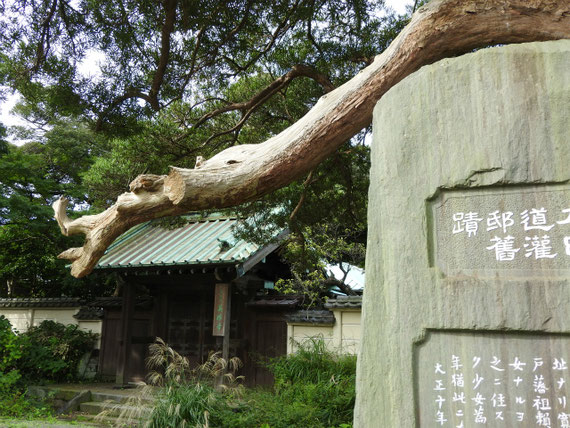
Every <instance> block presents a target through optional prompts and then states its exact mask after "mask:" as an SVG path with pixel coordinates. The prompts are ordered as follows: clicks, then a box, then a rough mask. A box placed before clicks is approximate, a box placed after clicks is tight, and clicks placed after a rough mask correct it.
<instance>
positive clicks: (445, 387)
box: [416, 332, 570, 428]
mask: <svg viewBox="0 0 570 428" xmlns="http://www.w3.org/2000/svg"><path fill="white" fill-rule="evenodd" d="M569 358H570V336H568V335H552V334H550V335H536V334H529V335H527V334H502V333H485V334H484V335H483V334H476V333H459V332H432V333H429V335H428V338H427V341H426V342H424V343H423V344H422V345H419V346H418V347H417V349H416V359H417V370H418V371H417V373H416V379H417V383H418V384H417V385H416V387H417V388H418V391H419V416H420V417H419V419H420V427H440V426H441V427H453V428H467V427H477V426H493V427H503V426H504V427H518V426H520V427H529V426H538V427H560V428H570V402H569V400H570V396H569V395H568V393H569V392H570V390H569V389H568V384H567V383H568V382H569V381H570V369H569V363H568V362H569Z"/></svg>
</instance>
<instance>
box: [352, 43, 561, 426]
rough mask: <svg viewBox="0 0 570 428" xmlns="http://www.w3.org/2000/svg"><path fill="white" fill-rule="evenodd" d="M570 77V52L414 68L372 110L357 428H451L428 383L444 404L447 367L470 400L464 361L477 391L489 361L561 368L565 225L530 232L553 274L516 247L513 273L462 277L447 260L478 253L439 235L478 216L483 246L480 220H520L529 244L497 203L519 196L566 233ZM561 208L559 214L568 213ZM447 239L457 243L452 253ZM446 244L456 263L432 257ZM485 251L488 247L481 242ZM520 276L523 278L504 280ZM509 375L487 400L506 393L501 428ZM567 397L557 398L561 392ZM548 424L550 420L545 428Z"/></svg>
mask: <svg viewBox="0 0 570 428" xmlns="http://www.w3.org/2000/svg"><path fill="white" fill-rule="evenodd" d="M568 70H570V41H569V40H566V41H556V42H542V43H529V44H522V45H509V46H504V47H496V48H490V49H485V50H481V51H478V52H475V53H472V54H468V55H465V56H462V57H458V58H453V59H449V60H443V61H440V62H438V63H435V64H433V65H430V66H427V67H424V68H422V69H420V70H419V71H418V72H416V73H415V74H413V75H411V76H409V77H408V78H406V79H404V80H403V81H402V82H400V83H399V84H398V85H396V86H395V87H394V88H392V89H391V90H390V91H389V92H388V93H387V94H386V95H385V96H384V97H383V98H382V99H381V100H380V102H379V103H378V105H377V107H376V110H375V116H374V122H373V128H374V140H373V141H374V142H373V147H372V170H371V186H370V199H369V229H368V233H369V236H368V253H367V261H366V289H365V294H364V303H363V324H364V334H363V340H362V348H361V353H360V355H359V364H358V370H357V403H356V410H355V426H356V427H361V428H370V427H414V426H415V427H417V426H421V427H434V426H456V425H455V424H453V425H452V418H450V417H447V419H448V422H446V423H445V424H444V425H440V424H439V423H436V421H435V417H436V415H435V412H436V410H437V405H436V402H435V399H436V397H437V391H436V390H435V389H436V387H437V383H436V381H437V380H439V379H436V378H435V377H434V376H435V375H438V374H439V373H438V372H437V370H436V369H435V366H436V364H438V363H441V364H443V365H444V366H442V368H441V370H442V371H443V370H445V371H446V375H445V376H446V377H442V380H443V381H444V382H446V386H447V388H448V390H447V391H446V392H445V393H442V394H441V395H442V396H443V397H444V398H447V399H448V400H449V394H450V393H451V389H450V388H451V384H450V380H449V376H450V374H451V373H452V368H451V366H450V364H451V361H450V359H451V357H452V355H456V356H461V358H463V360H462V361H463V364H464V366H465V368H466V370H467V369H468V370H467V371H466V372H465V376H466V378H468V379H466V383H467V382H468V383H469V393H470V394H473V393H474V390H473V384H472V378H473V377H474V376H475V374H476V373H475V371H474V369H473V367H472V365H473V364H474V362H473V358H475V357H480V358H482V361H481V364H482V365H481V368H482V369H483V367H484V370H485V371H484V372H483V371H481V375H482V376H483V373H486V374H487V375H486V377H487V381H488V382H489V381H490V377H491V375H492V374H493V373H494V371H493V370H494V369H492V368H491V360H492V358H493V357H495V356H496V357H497V358H498V359H502V362H501V363H500V364H502V365H503V366H502V367H505V368H508V363H513V361H515V360H514V358H515V357H518V358H520V359H521V360H522V359H525V360H527V361H526V363H527V364H529V367H530V365H531V364H532V361H529V359H531V358H532V359H534V358H545V359H548V358H550V359H552V358H555V357H556V358H558V357H561V356H564V357H565V358H566V361H568V357H570V339H569V338H570V336H569V334H570V316H568V314H569V313H570V277H569V275H568V274H567V271H568V269H569V268H570V255H567V254H566V248H565V247H564V246H563V244H560V242H559V241H560V239H562V240H563V239H564V237H565V236H570V225H569V224H558V223H557V224H556V230H555V229H552V230H551V231H548V232H546V231H542V230H538V231H537V234H539V235H540V237H542V236H544V235H543V234H548V235H551V236H550V239H552V241H553V242H554V240H558V241H557V243H556V245H557V247H556V249H555V251H554V252H556V253H557V254H558V255H557V257H558V258H557V259H556V263H555V264H554V265H547V264H544V265H543V264H541V263H540V261H539V260H537V259H534V260H532V257H533V255H532V254H531V256H530V257H526V258H525V255H524V254H523V253H524V252H525V251H526V249H527V247H523V243H522V242H517V244H520V245H517V247H520V248H521V249H520V251H519V252H518V253H517V254H516V256H518V258H519V259H520V260H521V262H520V263H522V264H521V265H516V266H514V267H512V269H511V268H508V266H506V265H505V264H504V263H495V260H494V259H492V261H493V263H491V264H492V266H487V265H486V261H485V260H478V261H474V264H473V265H471V266H470V267H469V266H468V268H466V267H465V266H466V263H467V262H468V261H469V255H468V254H467V255H466V254H463V255H459V256H456V255H455V253H456V252H462V251H463V252H464V251H466V249H465V248H466V247H467V246H469V245H472V244H473V245H475V244H474V242H475V241H471V240H465V237H463V238H460V237H459V235H460V234H456V235H454V234H453V233H450V232H449V230H451V228H452V227H453V218H450V216H451V217H452V216H453V214H455V213H457V212H461V211H464V212H468V210H475V209H477V211H478V212H480V214H482V215H481V217H482V218H483V220H482V221H481V223H480V228H481V229H480V230H481V233H483V231H484V232H485V233H488V232H487V230H486V226H487V224H486V221H487V217H488V215H489V213H490V212H492V211H494V210H499V211H500V212H505V211H509V210H510V211H512V212H513V213H514V214H513V215H514V217H513V218H515V219H516V220H517V224H516V225H514V226H513V228H514V227H517V228H519V231H518V232H516V233H517V234H513V235H512V236H513V237H515V238H516V239H518V240H522V239H523V238H526V237H527V236H528V237H530V238H532V237H533V236H534V234H533V233H532V232H533V231H530V232H529V233H528V234H524V233H523V232H521V231H520V227H523V226H524V225H522V224H521V222H520V217H519V216H520V212H518V211H519V210H520V209H522V208H523V206H522V205H520V204H519V205H517V206H514V204H515V201H517V200H518V198H517V197H515V198H512V197H511V196H508V195H510V194H511V193H512V192H513V191H514V190H516V191H519V190H520V192H521V195H523V196H521V198H522V199H525V198H526V200H528V201H530V202H529V205H530V204H531V202H532V203H533V204H534V203H541V202H543V203H544V208H545V209H547V210H550V211H548V213H549V214H552V215H553V214H554V213H555V212H556V213H557V217H552V218H551V219H549V220H552V221H563V217H564V216H563V214H564V213H561V212H559V211H560V210H561V209H564V208H562V206H564V198H565V196H564V195H567V194H568V193H567V192H568V189H569V188H570V187H569V186H570V185H569V180H570V144H569V141H568V136H569V135H570V119H569V118H570V73H569V72H568ZM537 189H538V190H539V191H542V190H546V191H550V190H553V191H554V192H566V193H556V194H555V195H554V196H553V197H552V198H550V199H549V198H545V199H540V198H542V196H540V197H539V196H536V197H535V196H533V194H534V192H535V191H537ZM453 192H459V193H453ZM470 192H473V193H470ZM478 192H479V193H478ZM481 192H483V193H485V192H487V193H485V195H487V194H488V195H492V196H489V197H487V198H486V199H485V201H483V202H481V204H479V205H474V206H471V205H469V204H470V203H471V202H472V198H471V195H473V196H475V195H476V194H480V193H481ZM510 192H511V193H510ZM450 195H461V197H462V198H463V200H462V201H460V202H459V204H458V205H456V206H453V207H452V209H450V210H448V211H449V212H447V213H445V212H442V211H441V210H440V211H439V212H438V211H437V209H438V206H440V207H441V205H438V203H440V202H441V201H442V199H441V198H445V197H449V196H450ZM493 195H494V196H493ZM505 195H506V196H505ZM511 206H512V210H511V209H510V208H511ZM525 206H526V205H525ZM463 207H464V208H465V210H463ZM542 207H543V205H541V206H536V207H534V208H537V209H539V208H542ZM528 208H531V207H530V206H529V207H528ZM565 208H570V202H569V201H567V202H566V206H565ZM438 216H439V217H438ZM438 218H439V220H438ZM438 221H439V225H438ZM442 221H446V222H448V223H447V225H445V224H444V225H442V224H441V222H442ZM483 227H485V229H483ZM564 228H566V229H564ZM513 230H514V229H513ZM503 232H504V231H503V230H500V234H499V233H498V236H500V237H501V238H504V237H506V236H507V235H508V232H510V229H509V230H507V231H506V232H507V233H503ZM438 234H439V235H441V234H443V236H445V239H443V238H442V237H441V236H440V237H439V238H438ZM445 234H447V235H445ZM493 236H494V235H493ZM493 236H486V235H485V236H484V238H485V239H486V240H489V239H491V238H493ZM455 238H458V239H463V241H462V242H463V244H458V243H457V242H455V241H453V239H455ZM473 238H474V236H473ZM438 239H439V241H438ZM438 242H439V243H438ZM446 242H450V245H451V242H454V243H453V245H455V247H454V249H453V251H447V252H445V251H444V252H440V253H438V252H437V246H438V245H439V246H440V247H441V246H442V245H445V244H446ZM526 243H530V241H527V242H526ZM477 245H479V247H478V249H474V250H473V251H475V252H479V253H485V252H490V251H492V250H487V249H486V247H484V246H483V245H485V244H484V242H483V241H482V242H480V243H479V244H477ZM487 246H492V245H491V242H490V241H489V243H488V244H487ZM513 248H514V247H513ZM470 251H471V250H470ZM491 254H492V253H491ZM442 258H447V260H442ZM522 259H524V261H522ZM545 261H546V262H548V260H545ZM504 262H505V263H508V262H509V261H508V260H505V261H504ZM448 268H449V269H448ZM487 268H488V269H487ZM481 270H482V271H486V272H484V274H481ZM524 270H530V271H531V273H532V274H530V275H526V274H525V275H522V276H521V275H516V274H513V272H520V271H524ZM489 272H492V274H491V275H489ZM458 332H459V333H460V334H459V333H458ZM539 336H540V337H539ZM543 339H545V340H543ZM520 340H522V342H520ZM477 354H480V355H477ZM551 364H552V361H551V360H549V361H548V362H546V363H545V365H544V366H543V367H539V368H537V373H539V372H540V370H543V372H541V373H543V374H544V376H545V379H547V381H548V382H550V384H549V385H548V387H549V388H555V384H554V382H555V380H556V379H557V378H556V377H555V375H556V376H557V375H558V373H554V372H552V370H551V367H550V365H551ZM510 370H511V372H508V373H507V374H505V375H504V376H499V377H498V379H499V380H500V381H501V382H503V383H504V384H505V386H504V387H503V386H501V387H500V386H497V387H496V389H493V388H491V387H489V385H488V384H487V386H486V388H487V389H486V390H485V391H486V392H485V393H486V394H490V393H491V392H494V393H495V392H501V391H504V393H505V395H506V396H508V397H507V404H509V406H510V407H509V408H508V412H505V415H504V416H507V417H508V418H510V421H511V422H510V423H511V424H512V423H513V422H512V421H513V418H514V413H515V410H517V409H516V408H514V405H513V404H512V403H513V402H514V394H515V392H513V391H514V390H513V387H512V385H511V384H509V385H506V384H507V383H508V382H509V381H512V380H513V378H512V376H513V372H512V370H513V366H511V368H510ZM529 370H530V368H529ZM565 373H566V374H565V376H566V378H567V379H566V380H567V381H568V384H570V379H568V376H569V375H568V371H566V372H565ZM526 374H527V378H526V380H525V382H526V383H525V385H524V386H523V387H524V388H525V391H524V393H525V394H526V396H527V398H528V397H532V396H533V394H534V395H540V392H536V391H533V390H532V372H527V373H526ZM497 382H498V381H497ZM529 382H531V383H529ZM493 386H494V385H493ZM500 388H504V389H500ZM565 388H567V389H566V390H564V391H563V392H565V391H569V392H570V389H568V386H565ZM501 393H502V392H501ZM446 394H447V395H446ZM567 395H568V396H569V397H568V398H569V399H570V393H568V394H567ZM544 397H546V395H544ZM548 397H549V398H550V399H551V400H552V399H554V396H548ZM448 404H449V403H448V402H446V403H445V404H444V406H447V405H448ZM557 405H558V404H557ZM426 406H427V407H426ZM442 408H443V407H442ZM445 409H446V411H447V410H448V409H449V408H447V407H445ZM529 409H531V406H529ZM484 410H485V412H486V415H487V417H488V418H489V422H492V421H493V420H494V418H495V412H494V411H495V410H496V409H494V408H493V406H492V405H491V396H489V397H487V402H486V404H485V406H484ZM531 410H532V409H531ZM467 411H469V412H472V411H473V409H472V407H469V408H466V414H465V425H464V426H465V427H469V426H475V425H473V424H474V422H473V415H472V414H469V415H467ZM558 411H560V408H556V409H553V410H551V416H552V419H553V420H554V421H555V422H556V423H558V421H557V420H556V414H555V413H556V412H558ZM507 413H508V414H507ZM534 413H536V412H535V411H534ZM534 413H532V414H527V418H529V419H527V421H529V422H528V423H529V425H524V426H535V425H534V422H535V421H534V418H535V416H536V415H535V414H534ZM447 416H449V413H448V414H447ZM455 420H457V419H454V420H453V421H455ZM458 423H459V422H458ZM476 426H482V425H476ZM486 426H495V425H493V424H492V423H491V424H490V425H486ZM497 426H501V425H497ZM505 426H514V425H505ZM553 426H557V425H553Z"/></svg>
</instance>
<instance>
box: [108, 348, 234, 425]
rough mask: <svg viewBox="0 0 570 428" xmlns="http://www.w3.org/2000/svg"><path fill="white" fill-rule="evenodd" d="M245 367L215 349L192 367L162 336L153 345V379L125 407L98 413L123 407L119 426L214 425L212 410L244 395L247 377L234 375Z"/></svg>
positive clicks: (150, 349)
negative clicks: (222, 355)
mask: <svg viewBox="0 0 570 428" xmlns="http://www.w3.org/2000/svg"><path fill="white" fill-rule="evenodd" d="M241 366H242V363H241V361H240V360H239V358H236V357H234V358H231V359H230V360H228V361H226V360H225V359H223V358H222V357H220V353H219V352H216V353H211V354H210V355H209V357H208V359H207V361H206V362H205V363H204V364H202V365H199V366H198V367H194V368H192V367H190V364H189V362H188V359H187V358H186V357H184V356H182V355H180V354H179V353H178V352H176V351H175V350H174V349H172V348H171V347H170V346H168V345H167V344H166V343H165V342H164V341H163V340H162V339H160V338H157V339H156V341H155V343H153V344H152V345H150V346H149V357H148V358H147V367H148V368H149V370H150V371H149V374H148V376H147V381H148V383H147V384H142V385H141V386H140V388H139V394H137V395H136V396H134V397H132V398H131V399H129V401H128V402H127V405H126V406H121V405H116V406H112V407H109V408H108V409H106V410H105V411H104V412H102V413H101V414H100V415H99V418H100V419H102V418H103V417H104V416H107V415H109V414H117V413H118V412H120V414H119V418H118V422H117V426H123V425H125V424H126V425H131V424H134V423H137V422H138V423H139V424H140V425H141V426H144V427H147V428H168V427H200V428H206V427H209V426H210V419H211V415H212V414H217V413H219V411H220V410H221V409H222V408H224V407H227V406H228V400H230V399H233V398H235V397H239V396H241V394H243V386H242V385H241V383H240V382H241V381H242V380H243V377H242V376H236V375H235V373H236V372H237V370H238V369H239V368H240V367H241ZM214 426H217V425H214Z"/></svg>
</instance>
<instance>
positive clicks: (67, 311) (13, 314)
mask: <svg viewBox="0 0 570 428" xmlns="http://www.w3.org/2000/svg"><path fill="white" fill-rule="evenodd" d="M78 310H79V307H75V308H0V315H4V316H5V317H6V318H7V319H8V321H10V324H12V328H13V330H14V331H17V332H18V333H25V332H26V331H28V328H30V326H32V325H33V326H38V325H40V324H41V322H42V321H45V320H51V321H55V322H59V323H61V324H65V325H68V324H72V325H79V329H80V330H83V331H91V332H93V333H97V334H98V335H99V339H98V340H97V344H96V348H100V346H101V331H102V328H103V322H102V321H101V320H96V321H77V320H76V319H75V318H73V315H75V314H76V313H77V311H78Z"/></svg>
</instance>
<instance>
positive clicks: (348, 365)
mask: <svg viewBox="0 0 570 428" xmlns="http://www.w3.org/2000/svg"><path fill="white" fill-rule="evenodd" d="M298 347H299V350H298V352H297V353H296V354H293V355H288V356H284V357H279V358H277V359H275V360H273V361H272V362H271V363H270V365H269V368H270V370H271V371H272V373H273V374H274V376H275V390H274V391H264V390H253V391H249V392H248V393H247V394H246V395H245V397H244V400H243V401H242V402H241V403H240V405H239V406H233V407H226V408H225V409H224V408H222V409H218V413H217V414H216V415H212V419H211V421H212V425H213V426H223V427H235V428H238V427H244V426H248V427H260V426H270V427H271V428H288V427H292V426H297V427H307V428H309V427H315V428H317V427H323V428H324V427H337V426H344V427H350V425H349V424H350V423H351V422H352V417H353V408H354V402H355V384H356V357H355V356H349V355H338V354H335V353H334V352H331V351H329V350H327V348H326V345H325V343H324V341H323V340H322V338H320V339H319V338H317V339H313V340H309V341H308V342H306V343H304V344H299V345H298ZM214 416H215V417H214Z"/></svg>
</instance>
